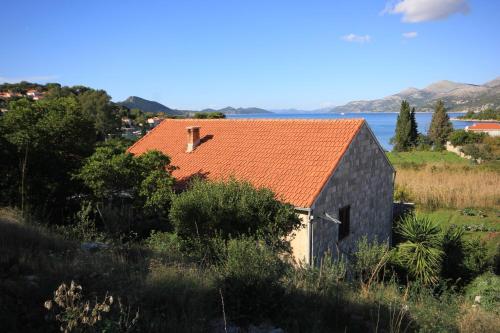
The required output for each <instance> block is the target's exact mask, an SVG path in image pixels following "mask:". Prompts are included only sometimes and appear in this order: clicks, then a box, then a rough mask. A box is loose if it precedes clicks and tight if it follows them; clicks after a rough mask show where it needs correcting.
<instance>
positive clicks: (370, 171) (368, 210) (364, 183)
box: [311, 124, 394, 263]
mask: <svg viewBox="0 0 500 333" xmlns="http://www.w3.org/2000/svg"><path fill="white" fill-rule="evenodd" d="M375 140H376V139H375V137H374V136H373V134H372V133H371V131H370V130H369V129H368V127H367V125H366V124H365V125H363V127H362V128H361V129H360V132H359V133H358V135H357V136H356V137H355V138H354V140H353V142H351V145H350V146H349V148H348V150H347V151H346V153H345V154H344V157H343V158H342V160H341V161H340V164H339V166H338V167H337V168H336V170H335V172H334V174H333V176H332V177H330V179H329V180H328V182H327V184H326V185H325V187H324V188H323V190H322V191H321V193H320V195H319V196H318V198H317V199H316V202H315V203H314V204H313V207H312V208H313V213H312V215H313V220H312V221H311V223H312V224H311V233H312V237H311V239H312V246H311V247H312V256H313V257H314V259H313V260H314V261H315V262H316V263H317V262H319V260H320V258H321V256H322V255H323V254H324V253H325V252H326V251H330V252H331V253H332V254H333V255H337V254H338V253H339V252H340V253H346V254H348V253H351V252H352V250H354V248H355V245H356V243H357V241H358V240H359V239H360V238H361V237H362V236H363V235H367V236H368V238H369V239H370V240H372V239H375V238H376V239H377V240H378V241H389V242H390V240H391V228H392V209H393V207H392V205H393V190H394V177H393V176H394V169H393V168H392V167H391V165H390V163H389V161H388V160H387V158H386V157H385V154H384V152H383V151H382V150H381V149H380V148H379V146H378V144H377V142H376V141H375ZM347 205H350V232H349V235H348V236H347V237H345V238H344V239H342V240H341V241H338V229H339V225H338V224H336V223H335V222H332V221H330V220H328V219H326V218H323V216H324V213H325V212H326V213H328V214H329V215H330V216H332V217H334V218H336V219H338V213H339V209H340V208H342V207H344V206H347Z"/></svg>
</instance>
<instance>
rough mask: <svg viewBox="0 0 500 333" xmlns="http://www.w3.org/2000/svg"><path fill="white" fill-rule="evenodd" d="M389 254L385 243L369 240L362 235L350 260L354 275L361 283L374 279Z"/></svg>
mask: <svg viewBox="0 0 500 333" xmlns="http://www.w3.org/2000/svg"><path fill="white" fill-rule="evenodd" d="M389 256H390V254H389V245H388V244H387V243H379V242H377V240H376V239H375V240H373V241H372V242H369V241H368V238H367V236H363V237H362V238H361V240H360V241H359V242H358V244H357V249H356V252H354V260H353V262H352V270H353V274H354V277H356V278H358V279H359V280H360V281H361V283H365V282H367V281H370V280H374V279H376V278H377V274H378V272H380V270H382V269H383V268H384V267H385V264H386V263H387V261H388V260H389Z"/></svg>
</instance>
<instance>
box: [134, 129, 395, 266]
mask: <svg viewBox="0 0 500 333" xmlns="http://www.w3.org/2000/svg"><path fill="white" fill-rule="evenodd" d="M152 149H156V150H159V151H162V152H163V153H165V154H166V155H168V156H170V157H171V160H172V165H174V166H176V167H177V168H178V169H176V170H175V171H174V172H173V176H174V177H175V178H176V179H177V180H178V181H180V182H183V181H186V180H188V179H190V178H191V177H193V176H195V175H198V176H202V177H205V178H207V179H223V178H228V177H235V178H237V179H241V180H246V181H249V182H251V183H252V184H253V185H254V186H256V187H267V188H270V189H271V190H273V191H274V192H275V193H276V195H277V197H278V198H279V199H280V200H282V201H286V202H289V203H291V204H293V205H294V206H295V209H296V211H297V213H298V214H299V216H300V218H301V220H302V221H303V227H302V228H301V229H300V230H298V231H297V232H295V233H294V235H291V244H292V249H293V254H294V257H295V259H296V260H301V261H304V262H306V263H312V262H314V261H317V260H318V259H320V258H321V257H322V256H323V255H324V253H326V251H330V253H333V254H336V253H338V251H340V252H345V253H348V252H350V251H352V250H353V248H354V246H355V244H356V242H357V241H358V240H359V239H360V238H361V237H362V236H364V235H367V236H368V237H369V239H374V238H377V240H379V241H389V242H390V241H391V239H390V238H391V229H392V209H393V187H394V175H395V171H394V168H393V167H392V165H391V164H390V162H389V160H388V159H387V157H386V155H385V153H384V151H383V149H382V148H381V146H380V144H379V143H378V141H377V139H376V138H375V136H374V135H373V132H372V131H371V129H370V127H369V126H368V124H367V123H366V122H365V121H364V120H363V119H339V120H298V119H296V120H278V119H241V120H236V119H167V120H164V121H163V122H162V123H161V124H159V125H158V126H157V127H155V128H154V129H153V130H152V131H150V132H149V133H148V134H146V135H145V136H144V137H143V138H142V139H140V140H139V141H137V142H136V143H135V144H134V145H133V146H132V147H130V148H129V151H130V152H131V153H133V154H141V153H144V152H146V151H148V150H152Z"/></svg>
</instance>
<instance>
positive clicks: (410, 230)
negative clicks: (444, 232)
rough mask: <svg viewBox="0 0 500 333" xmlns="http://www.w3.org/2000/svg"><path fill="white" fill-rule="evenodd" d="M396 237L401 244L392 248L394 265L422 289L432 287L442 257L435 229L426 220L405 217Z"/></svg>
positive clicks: (432, 224)
mask: <svg viewBox="0 0 500 333" xmlns="http://www.w3.org/2000/svg"><path fill="white" fill-rule="evenodd" d="M396 233H397V234H398V235H399V236H400V237H401V239H402V241H403V242H402V243H400V244H398V246H397V248H396V253H395V259H396V262H397V263H398V264H399V265H401V266H402V267H403V268H404V269H405V270H406V271H407V272H408V273H409V276H410V277H411V278H413V279H416V280H418V281H420V282H422V283H423V284H425V285H429V284H434V283H436V282H437V281H438V275H439V269H440V267H441V259H442V256H443V251H442V250H441V235H440V233H441V229H440V228H439V226H437V225H436V224H435V223H434V222H433V221H432V220H430V219H428V218H421V217H417V216H415V215H407V216H406V217H405V218H404V219H403V220H402V221H401V222H400V223H399V224H398V225H397V227H396Z"/></svg>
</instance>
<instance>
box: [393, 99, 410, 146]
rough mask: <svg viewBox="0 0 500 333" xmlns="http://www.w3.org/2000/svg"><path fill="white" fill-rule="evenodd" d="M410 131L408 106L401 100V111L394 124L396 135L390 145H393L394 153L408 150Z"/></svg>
mask: <svg viewBox="0 0 500 333" xmlns="http://www.w3.org/2000/svg"><path fill="white" fill-rule="evenodd" d="M410 131H411V119H410V104H409V103H408V102H407V101H405V100H403V101H402V102H401V109H400V111H399V115H398V120H397V122H396V133H395V135H394V137H393V138H392V139H391V143H392V144H394V147H393V150H394V151H405V150H408V148H410Z"/></svg>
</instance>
